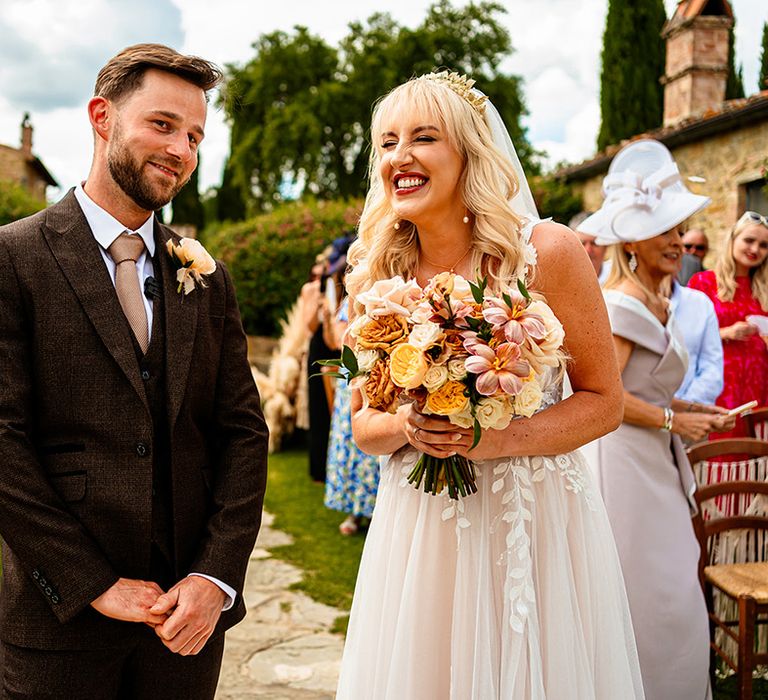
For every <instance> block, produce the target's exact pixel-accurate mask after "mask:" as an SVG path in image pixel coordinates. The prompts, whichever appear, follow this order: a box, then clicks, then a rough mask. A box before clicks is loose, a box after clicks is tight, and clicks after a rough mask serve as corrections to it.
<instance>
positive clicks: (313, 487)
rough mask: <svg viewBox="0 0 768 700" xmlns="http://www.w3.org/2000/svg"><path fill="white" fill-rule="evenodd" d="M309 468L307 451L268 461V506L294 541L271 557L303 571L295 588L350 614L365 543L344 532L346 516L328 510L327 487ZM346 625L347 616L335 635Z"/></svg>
mask: <svg viewBox="0 0 768 700" xmlns="http://www.w3.org/2000/svg"><path fill="white" fill-rule="evenodd" d="M308 469H309V467H308V458H307V453H306V452H304V451H298V450H295V451H287V452H279V453H277V454H273V455H270V457H269V481H268V483H267V494H266V497H265V500H264V507H265V508H266V509H267V510H268V511H269V512H270V513H272V514H273V515H274V516H275V522H274V527H276V528H277V529H278V530H282V531H283V532H287V533H288V534H289V535H291V536H292V537H293V540H294V541H293V544H291V545H286V546H283V547H274V548H272V550H271V552H272V554H273V555H274V556H275V557H277V558H278V559H282V560H284V561H287V562H290V563H291V564H294V565H296V566H298V567H299V568H300V569H302V570H303V571H304V579H303V580H302V581H301V582H300V583H298V584H296V585H295V586H294V588H296V589H298V590H301V591H304V592H305V593H306V594H307V595H309V596H310V597H312V598H313V599H314V600H316V601H318V602H320V603H325V604H327V605H332V606H334V607H336V608H340V609H341V610H349V608H350V606H351V605H352V593H353V591H354V588H355V579H356V577H357V567H358V563H359V562H360V554H361V553H362V551H363V542H364V540H365V538H364V536H363V535H361V534H357V535H353V536H351V537H344V536H343V535H341V534H340V533H339V523H340V522H341V521H342V520H344V518H345V517H346V516H345V515H344V513H339V512H337V511H333V510H328V509H327V508H326V507H325V506H324V505H323V493H324V486H323V485H322V484H316V483H315V482H313V481H312V480H311V479H310V478H309V472H308ZM347 620H348V616H344V617H343V618H340V619H339V620H338V621H337V624H336V629H335V631H346V627H347Z"/></svg>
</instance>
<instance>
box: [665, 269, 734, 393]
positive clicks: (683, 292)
mask: <svg viewBox="0 0 768 700" xmlns="http://www.w3.org/2000/svg"><path fill="white" fill-rule="evenodd" d="M669 301H670V303H671V306H672V313H673V314H674V315H675V320H676V321H677V326H678V328H680V330H681V331H682V332H683V337H684V338H685V345H686V349H687V350H688V371H687V372H686V373H685V377H684V379H683V383H682V384H681V385H680V388H679V389H678V390H677V391H676V392H675V396H676V397H677V398H678V399H682V400H683V401H692V402H693V403H703V404H713V403H715V400H716V399H717V397H718V396H720V394H721V393H722V391H723V342H722V340H720V328H719V325H718V322H717V315H716V314H715V306H714V304H713V303H712V301H711V300H710V299H709V297H708V296H707V295H706V294H704V292H700V291H699V290H698V289H689V288H688V287H683V286H682V285H681V284H680V283H678V282H677V281H676V280H673V282H672V296H671V297H670V298H669Z"/></svg>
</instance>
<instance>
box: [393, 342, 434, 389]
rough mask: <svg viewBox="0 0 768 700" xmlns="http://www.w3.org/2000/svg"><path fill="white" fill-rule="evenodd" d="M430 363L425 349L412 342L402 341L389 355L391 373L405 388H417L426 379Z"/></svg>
mask: <svg viewBox="0 0 768 700" xmlns="http://www.w3.org/2000/svg"><path fill="white" fill-rule="evenodd" d="M428 369H429V365H428V364H427V358H426V357H424V351H423V350H420V349H419V348H417V347H416V346H415V345H411V344H410V343H401V344H400V345H398V346H396V347H395V349H394V350H392V352H391V354H390V356H389V374H390V376H391V377H392V381H393V382H394V383H395V384H396V385H397V386H400V387H402V388H403V389H415V388H416V387H417V386H420V385H421V383H422V382H423V381H424V375H425V374H426V373H427V370H428Z"/></svg>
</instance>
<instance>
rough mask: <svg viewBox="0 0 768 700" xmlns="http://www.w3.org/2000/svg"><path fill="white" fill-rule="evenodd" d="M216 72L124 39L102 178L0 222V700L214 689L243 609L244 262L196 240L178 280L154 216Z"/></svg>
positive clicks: (250, 398) (261, 473)
mask: <svg viewBox="0 0 768 700" xmlns="http://www.w3.org/2000/svg"><path fill="white" fill-rule="evenodd" d="M220 80H221V73H220V71H219V69H218V68H216V66H214V65H212V64H210V63H208V62H207V61H203V60H202V59H199V58H195V57H191V56H183V55H180V54H178V53H177V52H176V51H174V50H173V49H170V48H167V47H165V46H160V45H156V44H142V45H138V46H132V47H129V48H127V49H125V50H124V51H122V52H121V53H120V54H118V55H117V56H115V57H114V58H113V59H111V60H110V61H109V62H108V63H107V65H106V66H104V68H103V69H102V70H101V72H100V73H99V75H98V78H97V80H96V89H95V96H94V97H93V98H92V99H91V101H90V102H89V104H88V114H89V117H90V122H91V126H92V129H93V136H94V144H95V146H94V156H93V163H92V166H91V171H90V173H89V175H88V180H87V181H86V182H85V183H84V184H83V185H81V186H78V187H76V188H75V189H74V190H72V191H70V192H69V193H68V194H67V195H66V196H65V197H64V199H62V200H61V201H60V202H59V203H58V204H55V205H53V206H51V207H50V208H48V209H47V210H45V211H43V212H40V213H39V214H36V215H35V216H32V217H30V218H28V219H24V220H22V221H18V222H16V223H14V224H11V225H9V226H5V227H2V228H0V465H2V466H1V469H2V471H0V536H2V539H3V543H4V544H3V558H2V568H3V572H2V573H3V582H2V590H1V591H0V652H1V654H2V687H1V689H0V697H10V698H57V699H58V698H62V699H63V698H66V699H67V700H77V699H80V698H82V699H84V700H85V699H87V700H94V699H99V698H105V699H106V698H118V697H120V698H132V699H133V698H146V699H147V700H149V699H150V698H152V699H158V698H163V700H167V699H169V698H179V699H181V698H184V699H185V700H187V699H189V698H212V697H213V695H214V691H215V688H216V683H217V679H218V673H219V667H220V663H221V655H222V650H223V643H224V631H225V630H226V629H228V628H229V627H231V626H232V625H234V624H236V623H237V622H238V621H239V620H240V619H242V617H243V615H244V614H245V607H244V605H243V599H242V595H241V591H242V587H243V579H244V576H245V570H246V565H247V563H248V559H249V555H250V552H251V549H252V547H253V543H254V540H255V538H256V534H257V531H258V529H259V523H260V520H261V507H262V500H263V496H264V487H265V478H266V452H267V429H266V426H265V423H264V419H263V417H262V414H261V409H260V402H259V396H258V393H257V391H256V387H255V385H254V382H253V379H252V376H251V372H250V369H249V366H248V362H247V359H246V341H245V335H244V334H243V329H242V325H241V322H240V316H239V312H238V308H237V303H236V301H235V294H234V290H233V287H232V281H231V279H230V277H229V274H228V273H227V271H226V269H224V267H223V266H221V265H219V266H218V267H216V268H215V271H213V270H212V268H213V267H214V266H213V264H212V261H209V260H208V258H207V254H206V253H204V251H202V252H201V249H195V248H192V249H190V250H191V253H193V254H194V257H195V260H194V264H193V269H196V270H199V271H200V272H201V273H203V274H201V275H197V276H191V277H190V282H189V283H188V285H187V287H186V288H180V285H179V283H178V282H177V264H178V260H177V259H174V258H172V257H171V255H170V254H169V251H168V249H167V244H168V243H169V242H171V241H172V242H173V243H176V244H178V241H179V239H178V237H177V236H176V234H174V233H173V232H172V231H171V230H170V229H168V228H166V227H165V226H163V225H161V224H160V223H159V222H158V221H157V220H156V219H155V217H154V215H153V212H154V211H155V210H157V209H159V208H160V207H162V206H164V205H165V204H167V203H168V202H169V201H171V200H172V199H173V197H174V196H175V195H176V194H177V193H178V192H179V190H180V189H181V187H182V186H183V185H184V184H185V183H186V181H187V180H188V179H189V177H190V176H191V174H192V172H193V171H194V169H195V167H196V166H197V149H198V146H199V144H200V142H201V141H202V139H203V135H204V127H205V117H206V101H207V98H206V94H207V91H208V90H210V89H211V88H213V87H214V86H215V85H217V84H218V83H219V81H220ZM205 273H208V274H205ZM187 292H188V293H187Z"/></svg>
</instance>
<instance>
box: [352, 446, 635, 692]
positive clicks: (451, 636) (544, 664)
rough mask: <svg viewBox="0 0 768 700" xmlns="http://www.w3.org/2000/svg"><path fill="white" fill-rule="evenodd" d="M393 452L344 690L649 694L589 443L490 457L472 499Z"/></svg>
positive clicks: (361, 586)
mask: <svg viewBox="0 0 768 700" xmlns="http://www.w3.org/2000/svg"><path fill="white" fill-rule="evenodd" d="M417 458H418V453H417V452H415V451H414V450H412V449H410V448H409V449H406V448H404V449H402V450H400V451H398V452H396V453H395V454H394V455H392V456H391V457H389V458H386V459H384V460H383V461H382V473H381V482H380V486H379V495H378V500H377V503H376V507H375V510H374V514H373V520H372V522H371V527H370V530H369V532H368V537H367V540H366V543H365V549H364V552H363V557H362V560H361V563H360V571H359V574H358V579H357V585H356V589H355V597H354V602H353V605H352V612H351V617H350V623H349V631H348V634H347V641H346V645H345V649H344V657H343V661H342V668H341V676H340V680H339V688H338V694H337V700H361V699H362V698H365V700H449V699H450V700H494V699H498V700H511V699H515V700H523V699H531V700H543V699H545V698H548V699H550V700H562V699H563V698H568V699H569V700H618V699H621V700H631V699H632V698H643V689H642V681H641V678H640V671H639V665H638V660H637V651H636V648H635V641H634V635H633V632H632V624H631V621H630V616H629V608H628V605H627V598H626V593H625V590H624V583H623V579H622V575H621V570H620V567H619V561H618V557H617V554H616V549H615V546H614V542H613V537H612V534H611V529H610V525H609V523H608V519H607V516H606V513H605V509H604V507H603V504H602V502H601V500H600V498H599V496H598V495H597V494H596V492H595V491H594V490H593V487H592V484H591V481H590V476H589V474H588V472H587V469H586V468H585V464H584V461H583V458H582V457H581V455H579V454H578V453H572V454H568V455H558V456H555V457H532V458H529V457H525V458H512V459H510V458H505V459H499V460H493V461H490V460H489V461H485V462H482V463H480V464H479V465H478V492H477V493H476V494H474V495H472V496H470V497H468V498H466V499H463V500H461V501H459V502H455V501H451V500H450V499H449V498H448V496H447V494H441V495H438V496H431V495H428V494H424V493H423V492H420V491H416V490H415V489H414V488H413V486H412V485H410V484H408V483H407V482H406V479H405V477H406V475H407V474H408V473H409V471H410V470H411V468H412V467H413V465H414V463H415V461H416V459H417Z"/></svg>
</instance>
